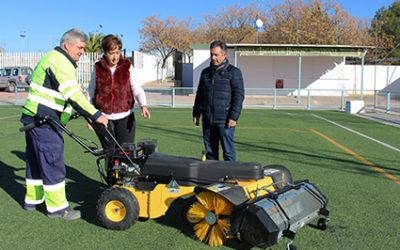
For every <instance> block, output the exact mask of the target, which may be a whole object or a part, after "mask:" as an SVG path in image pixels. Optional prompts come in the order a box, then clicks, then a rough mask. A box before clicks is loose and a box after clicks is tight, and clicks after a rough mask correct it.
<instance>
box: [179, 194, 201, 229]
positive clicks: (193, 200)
mask: <svg viewBox="0 0 400 250" xmlns="http://www.w3.org/2000/svg"><path fill="white" fill-rule="evenodd" d="M196 201H197V199H196V197H195V196H192V197H189V198H187V199H186V201H185V204H184V205H183V208H182V220H183V222H184V223H185V224H186V225H189V226H194V225H195V224H196V223H193V222H191V221H190V218H189V217H188V211H189V209H190V208H191V207H192V205H193V204H194V203H196Z"/></svg>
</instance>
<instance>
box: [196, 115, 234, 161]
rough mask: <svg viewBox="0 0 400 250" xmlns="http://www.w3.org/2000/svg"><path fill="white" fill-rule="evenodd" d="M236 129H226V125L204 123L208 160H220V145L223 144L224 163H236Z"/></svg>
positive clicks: (204, 138)
mask: <svg viewBox="0 0 400 250" xmlns="http://www.w3.org/2000/svg"><path fill="white" fill-rule="evenodd" d="M234 133H235V127H233V128H226V125H225V124H213V125H211V124H209V123H206V122H203V140H204V145H205V147H206V148H207V155H206V157H207V159H209V160H218V159H219V151H218V144H219V142H220V143H221V146H222V151H223V156H224V161H236V152H235V144H234V141H233V135H234Z"/></svg>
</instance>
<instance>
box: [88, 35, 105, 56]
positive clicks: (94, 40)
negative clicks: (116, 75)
mask: <svg viewBox="0 0 400 250" xmlns="http://www.w3.org/2000/svg"><path fill="white" fill-rule="evenodd" d="M103 37H104V34H103V33H98V34H94V33H92V32H89V41H88V42H87V43H86V47H85V52H97V53H101V52H102V51H103V50H102V48H101V39H103Z"/></svg>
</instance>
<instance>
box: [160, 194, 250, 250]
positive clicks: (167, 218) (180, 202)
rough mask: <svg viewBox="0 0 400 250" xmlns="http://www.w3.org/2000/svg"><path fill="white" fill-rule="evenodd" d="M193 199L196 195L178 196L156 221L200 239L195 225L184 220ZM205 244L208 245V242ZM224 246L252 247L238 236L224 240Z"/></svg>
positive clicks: (236, 247) (233, 247)
mask: <svg viewBox="0 0 400 250" xmlns="http://www.w3.org/2000/svg"><path fill="white" fill-rule="evenodd" d="M193 201H195V199H194V197H189V198H185V197H181V198H177V199H176V200H175V201H174V202H173V203H172V204H171V205H170V207H169V208H168V210H167V212H166V213H165V215H164V216H162V217H160V218H158V219H155V221H156V222H157V223H160V224H162V225H165V226H169V227H174V228H176V229H178V230H180V231H181V232H182V233H183V234H185V235H186V236H187V237H190V238H192V239H193V240H197V241H198V240H199V239H197V238H196V236H195V235H194V230H193V225H190V224H189V223H188V222H187V221H185V220H184V211H185V207H186V206H187V205H188V204H191V203H192V202H193ZM203 244H205V245H206V243H203ZM224 246H225V247H229V248H232V249H243V250H245V249H250V248H252V246H251V245H248V244H246V243H244V242H240V241H239V240H237V239H236V238H234V239H231V240H228V241H226V242H224Z"/></svg>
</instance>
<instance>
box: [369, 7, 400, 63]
mask: <svg viewBox="0 0 400 250" xmlns="http://www.w3.org/2000/svg"><path fill="white" fill-rule="evenodd" d="M399 30H400V2H399V1H395V2H393V4H392V5H391V6H389V8H387V9H386V8H385V7H382V8H380V9H379V10H378V11H377V12H376V13H375V16H374V18H373V20H372V22H371V28H370V34H371V36H373V37H375V43H376V45H377V52H376V54H377V55H378V58H384V57H385V56H387V58H400V48H399V47H398V45H399V43H400V34H399ZM389 53H390V54H389Z"/></svg>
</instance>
